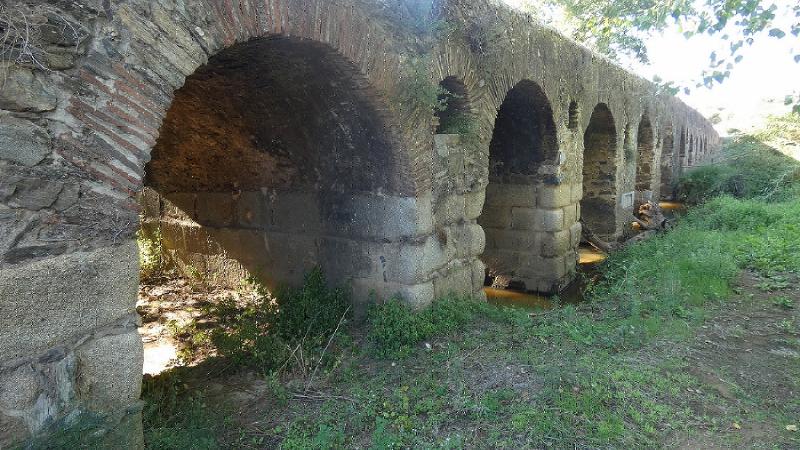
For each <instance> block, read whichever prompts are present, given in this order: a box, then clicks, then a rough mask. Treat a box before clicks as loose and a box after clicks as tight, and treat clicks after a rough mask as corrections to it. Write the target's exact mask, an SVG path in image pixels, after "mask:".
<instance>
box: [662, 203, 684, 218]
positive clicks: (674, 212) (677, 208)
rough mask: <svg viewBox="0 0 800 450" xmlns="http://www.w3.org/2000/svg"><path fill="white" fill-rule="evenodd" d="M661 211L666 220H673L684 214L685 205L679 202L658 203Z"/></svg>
mask: <svg viewBox="0 0 800 450" xmlns="http://www.w3.org/2000/svg"><path fill="white" fill-rule="evenodd" d="M658 205H659V206H661V210H662V211H664V217H666V218H667V219H674V218H675V217H676V216H679V215H681V214H683V213H684V212H686V205H684V204H683V203H681V202H660V203H659V204H658Z"/></svg>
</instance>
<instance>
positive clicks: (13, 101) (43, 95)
mask: <svg viewBox="0 0 800 450" xmlns="http://www.w3.org/2000/svg"><path fill="white" fill-rule="evenodd" d="M0 70H3V71H5V72H6V73H5V81H4V82H3V84H2V89H0V108H2V109H6V110H9V111H25V112H42V111H52V110H54V109H55V108H56V106H57V105H58V98H57V97H56V95H55V93H54V92H53V91H52V89H51V88H50V87H49V86H47V85H46V84H45V82H44V81H43V77H41V76H39V75H37V74H35V73H34V71H33V70H31V69H27V68H24V67H19V66H16V65H11V66H7V67H3V68H0Z"/></svg>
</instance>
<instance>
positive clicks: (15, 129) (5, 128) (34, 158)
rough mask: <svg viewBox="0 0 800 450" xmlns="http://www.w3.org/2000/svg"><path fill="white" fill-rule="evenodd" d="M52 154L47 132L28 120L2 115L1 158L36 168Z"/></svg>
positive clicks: (0, 129) (0, 127)
mask: <svg viewBox="0 0 800 450" xmlns="http://www.w3.org/2000/svg"><path fill="white" fill-rule="evenodd" d="M51 152H52V148H51V147H50V135H49V134H48V132H47V130H45V129H44V128H42V127H40V126H38V125H36V124H34V123H33V122H30V121H28V120H23V119H17V118H15V117H13V116H11V115H9V114H3V113H0V158H2V159H6V160H8V161H13V162H16V163H19V164H23V165H25V166H35V165H36V164H39V163H40V162H42V160H43V159H44V158H45V157H46V156H47V155H49V154H50V153H51Z"/></svg>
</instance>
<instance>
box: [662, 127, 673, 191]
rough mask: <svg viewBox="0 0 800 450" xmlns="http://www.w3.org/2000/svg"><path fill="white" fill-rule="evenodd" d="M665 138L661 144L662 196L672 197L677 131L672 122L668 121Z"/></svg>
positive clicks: (664, 131) (664, 133) (664, 132)
mask: <svg viewBox="0 0 800 450" xmlns="http://www.w3.org/2000/svg"><path fill="white" fill-rule="evenodd" d="M663 136H664V139H663V140H662V144H661V164H660V166H661V167H660V170H661V188H660V198H662V199H672V197H673V192H672V185H673V182H674V176H675V173H676V171H675V156H676V154H675V131H674V129H673V126H672V123H671V122H670V123H668V124H667V125H666V126H665V127H664V130H663Z"/></svg>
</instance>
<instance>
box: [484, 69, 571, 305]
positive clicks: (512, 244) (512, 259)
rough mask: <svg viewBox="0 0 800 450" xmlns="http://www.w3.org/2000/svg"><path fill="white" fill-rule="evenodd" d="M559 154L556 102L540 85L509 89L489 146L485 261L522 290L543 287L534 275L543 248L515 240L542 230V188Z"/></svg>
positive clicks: (521, 84)
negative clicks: (539, 212) (539, 198)
mask: <svg viewBox="0 0 800 450" xmlns="http://www.w3.org/2000/svg"><path fill="white" fill-rule="evenodd" d="M557 155H558V138H557V136H556V125H555V122H554V120H553V111H552V108H551V106H550V102H549V100H548V99H547V96H546V95H545V93H544V91H543V90H542V88H541V87H540V86H539V85H537V84H536V83H534V82H532V81H528V80H523V81H520V82H519V83H517V85H515V86H514V87H513V88H512V89H511V90H510V91H508V93H507V94H506V97H505V99H504V101H503V103H502V104H501V106H500V108H499V110H498V112H497V118H496V120H495V126H494V131H493V134H492V140H491V144H490V147H489V185H488V186H487V188H486V201H485V203H484V206H483V211H482V212H481V215H480V217H479V218H478V223H479V224H480V225H481V226H482V227H483V229H484V231H485V232H486V249H485V251H484V254H483V256H482V257H481V259H482V260H483V261H484V263H485V264H486V266H487V270H488V273H489V275H491V276H503V277H505V278H506V280H507V281H508V280H512V281H517V282H518V287H521V288H525V289H529V290H535V289H537V286H536V284H535V282H534V281H533V278H534V277H533V276H532V275H531V273H529V272H531V270H532V269H531V265H535V264H536V263H535V258H537V257H539V249H538V248H534V247H535V246H526V245H517V243H519V240H518V239H515V238H514V236H519V234H520V233H522V234H527V235H528V236H529V237H530V240H531V242H533V241H532V240H533V238H534V235H535V232H536V231H541V224H540V223H538V222H541V220H539V221H538V222H537V220H536V195H537V187H538V186H541V185H542V184H543V183H549V182H551V181H552V177H553V174H552V173H549V172H548V170H549V169H548V168H549V167H552V164H553V163H554V162H555V160H556V159H557ZM526 266H527V269H525V267H526ZM526 270H527V272H526Z"/></svg>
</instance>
